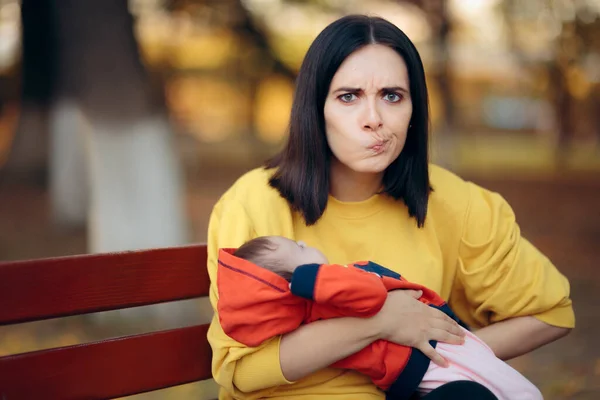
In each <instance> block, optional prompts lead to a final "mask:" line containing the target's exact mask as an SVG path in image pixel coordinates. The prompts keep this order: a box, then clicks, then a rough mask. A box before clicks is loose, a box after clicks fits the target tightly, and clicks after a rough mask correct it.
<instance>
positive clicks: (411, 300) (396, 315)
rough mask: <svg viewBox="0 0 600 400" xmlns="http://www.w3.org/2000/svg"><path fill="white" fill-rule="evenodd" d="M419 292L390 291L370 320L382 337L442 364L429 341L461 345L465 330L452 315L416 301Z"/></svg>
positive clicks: (445, 363)
mask: <svg viewBox="0 0 600 400" xmlns="http://www.w3.org/2000/svg"><path fill="white" fill-rule="evenodd" d="M421 295H422V292H421V291H420V290H419V291H415V290H394V291H391V292H389V293H388V297H387V300H386V302H385V304H384V305H383V307H382V308H381V310H380V311H379V313H378V314H377V315H375V316H374V317H373V318H372V319H373V322H374V323H375V324H376V325H377V327H378V331H379V332H380V334H379V337H380V338H381V339H384V340H388V341H390V342H394V343H397V344H399V345H404V346H410V347H414V348H417V349H419V350H421V351H422V352H423V354H425V355H426V356H427V357H429V358H430V359H431V360H432V361H433V362H434V363H436V364H438V365H439V366H441V367H445V366H446V365H447V362H446V360H445V359H444V358H443V357H442V356H440V355H439V354H438V353H437V352H436V351H435V349H434V348H433V347H431V345H430V344H429V341H430V340H437V341H439V342H444V343H450V344H462V343H463V342H464V336H465V333H464V331H463V329H462V328H461V327H460V326H459V325H458V323H457V322H456V321H454V320H453V319H452V318H450V317H449V316H447V315H446V314H444V313H443V312H441V311H440V310H438V309H435V308H433V307H429V306H427V305H425V304H423V303H421V302H420V301H418V300H417V299H418V298H419V297H421Z"/></svg>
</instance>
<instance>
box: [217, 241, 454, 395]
mask: <svg viewBox="0 0 600 400" xmlns="http://www.w3.org/2000/svg"><path fill="white" fill-rule="evenodd" d="M234 252H235V249H220V250H219V261H218V263H219V265H218V275H217V288H218V293H219V300H218V302H217V309H218V314H219V319H220V323H221V326H222V328H223V330H224V332H225V333H226V334H227V335H228V336H229V337H231V338H232V339H234V340H236V341H238V342H240V343H242V344H244V345H246V346H249V347H256V346H258V345H260V344H261V343H262V342H264V341H265V340H267V339H270V338H272V337H274V336H277V335H282V334H285V333H288V332H291V331H293V330H295V329H296V328H298V327H299V326H300V325H302V324H307V323H311V322H314V321H318V320H321V319H329V318H339V317H363V318H367V317H371V316H373V315H375V314H377V312H379V310H380V309H381V307H382V306H383V304H384V302H385V300H386V298H387V292H388V291H390V290H396V289H414V290H422V291H423V295H422V296H421V298H420V299H419V301H421V302H423V303H425V304H428V305H430V306H432V307H435V308H438V309H440V310H441V311H443V312H445V313H446V314H447V315H449V316H451V317H452V318H454V319H455V320H457V321H458V319H457V317H456V316H455V315H454V313H453V312H452V311H451V310H450V308H449V307H448V305H447V304H446V303H445V302H444V300H443V299H442V298H441V297H440V296H439V295H437V294H436V293H435V292H434V291H432V290H430V289H428V288H426V287H424V286H422V285H419V284H416V283H412V282H408V281H407V280H405V279H404V278H403V277H401V276H400V275H399V274H398V273H396V272H393V271H391V270H389V269H387V268H384V267H382V266H380V265H378V264H376V263H374V262H371V261H360V262H356V263H354V264H351V265H338V264H307V265H301V266H299V267H297V268H296V270H295V271H294V273H293V276H292V279H291V282H288V281H286V280H285V279H284V278H282V277H281V276H279V275H277V274H275V273H274V272H272V271H269V270H267V269H265V268H262V267H259V266H257V265H255V264H253V263H251V262H250V261H247V260H243V259H240V258H238V257H235V256H233V253H234ZM459 322H460V321H459ZM430 343H431V345H432V346H433V347H435V345H436V342H435V341H431V342H430ZM429 361H430V360H429V358H427V357H426V356H425V355H424V354H423V353H422V352H421V351H419V350H418V349H415V348H412V347H408V346H401V345H398V344H395V343H392V342H388V341H385V340H377V341H375V342H373V343H371V344H370V345H369V346H367V347H365V348H364V349H362V350H361V351H359V352H357V353H355V354H353V355H350V356H348V357H346V358H344V359H342V360H340V361H338V362H336V363H334V364H333V365H331V367H333V368H344V369H352V370H355V371H358V372H360V373H362V374H365V375H367V376H369V377H370V378H371V380H372V381H373V383H374V384H375V385H377V386H378V387H379V388H381V389H382V390H385V391H388V393H390V391H392V392H394V398H408V397H409V396H410V395H411V394H412V393H413V392H414V391H415V390H416V388H417V386H418V385H419V383H420V382H421V380H422V378H423V375H425V372H426V371H427V368H428V367H429Z"/></svg>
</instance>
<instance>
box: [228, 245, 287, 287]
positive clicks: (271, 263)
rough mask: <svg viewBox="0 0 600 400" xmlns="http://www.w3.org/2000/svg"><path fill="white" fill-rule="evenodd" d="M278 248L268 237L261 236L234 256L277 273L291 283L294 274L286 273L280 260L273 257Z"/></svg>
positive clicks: (241, 247)
mask: <svg viewBox="0 0 600 400" xmlns="http://www.w3.org/2000/svg"><path fill="white" fill-rule="evenodd" d="M278 248H279V246H277V244H275V243H274V242H273V241H272V240H271V239H270V238H269V237H268V236H261V237H257V238H255V239H252V240H249V241H247V242H246V243H244V244H243V245H242V246H240V247H239V248H238V249H237V250H236V251H235V252H234V253H233V255H234V256H236V257H238V258H241V259H244V260H247V261H250V262H251V263H253V264H256V265H258V266H259V267H263V268H266V269H268V270H269V271H272V272H275V273H276V274H277V275H279V276H281V277H282V278H284V279H285V280H287V281H290V280H291V279H292V273H291V272H289V271H286V269H285V268H284V265H283V263H282V262H281V260H278V259H277V258H276V257H274V255H273V252H274V251H275V250H277V249H278Z"/></svg>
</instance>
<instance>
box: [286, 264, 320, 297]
mask: <svg viewBox="0 0 600 400" xmlns="http://www.w3.org/2000/svg"><path fill="white" fill-rule="evenodd" d="M320 267H321V265H320V264H305V265H300V266H299V267H297V268H296V269H295V270H294V273H293V274H292V280H291V285H290V290H291V291H292V293H293V294H295V295H296V296H300V297H304V298H305V299H309V300H314V297H315V283H316V282H317V274H318V273H319V268H320Z"/></svg>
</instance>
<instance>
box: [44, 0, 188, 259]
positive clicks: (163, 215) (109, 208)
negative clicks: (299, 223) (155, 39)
mask: <svg viewBox="0 0 600 400" xmlns="http://www.w3.org/2000/svg"><path fill="white" fill-rule="evenodd" d="M55 4H56V16H57V28H58V29H57V41H58V43H59V53H58V74H57V75H58V79H57V83H58V85H57V88H58V89H57V91H56V97H55V99H54V103H53V110H54V113H53V115H54V121H55V124H54V125H53V127H54V128H56V129H55V131H54V132H53V136H52V138H53V141H54V146H53V156H54V158H55V159H56V162H55V163H53V168H52V170H53V171H54V172H55V173H54V174H53V175H52V177H53V178H54V179H53V180H52V183H53V189H54V190H53V194H54V195H53V199H54V200H55V205H56V207H55V210H56V211H57V213H58V214H59V215H60V213H61V211H62V210H65V209H66V208H68V206H69V204H67V203H68V202H69V199H74V198H75V199H77V200H83V199H84V198H85V196H84V195H79V194H78V191H85V185H82V184H83V183H84V180H85V179H82V178H83V177H84V175H82V174H81V169H79V168H74V167H72V166H69V165H67V163H68V161H67V160H68V159H71V160H72V162H73V166H75V165H77V164H78V161H79V160H84V159H86V160H87V161H88V162H87V167H88V170H87V173H86V175H85V176H87V182H88V187H89V211H88V231H89V243H90V250H91V251H92V252H106V251H116V250H128V249H139V248H148V247H162V246H172V245H180V244H183V243H185V242H187V226H186V225H187V224H186V222H185V213H184V209H185V203H184V198H183V197H182V194H183V188H182V183H183V182H182V177H181V171H180V166H179V162H178V159H177V157H176V152H175V149H174V143H173V138H172V135H171V131H170V128H169V124H168V121H167V116H166V112H165V108H164V105H163V102H162V96H161V93H160V92H159V91H157V90H153V89H154V88H153V87H151V85H150V84H149V83H148V82H149V81H148V78H147V76H146V73H145V71H144V68H143V66H142V64H141V61H140V58H139V54H138V49H137V44H136V41H135V38H134V34H133V19H132V17H131V15H130V14H129V11H128V8H127V2H126V1H124V0H86V1H80V0H55ZM78 141H79V143H78ZM84 149H85V151H86V153H87V154H86V155H85V156H81V152H83V151H84ZM77 152H79V155H78V154H77ZM61 165H62V166H61Z"/></svg>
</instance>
